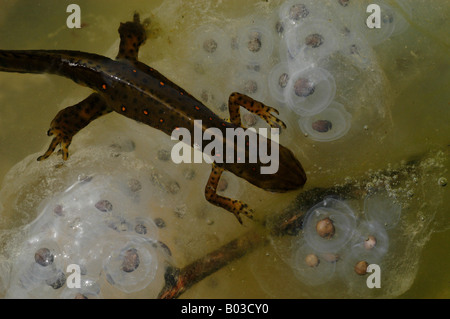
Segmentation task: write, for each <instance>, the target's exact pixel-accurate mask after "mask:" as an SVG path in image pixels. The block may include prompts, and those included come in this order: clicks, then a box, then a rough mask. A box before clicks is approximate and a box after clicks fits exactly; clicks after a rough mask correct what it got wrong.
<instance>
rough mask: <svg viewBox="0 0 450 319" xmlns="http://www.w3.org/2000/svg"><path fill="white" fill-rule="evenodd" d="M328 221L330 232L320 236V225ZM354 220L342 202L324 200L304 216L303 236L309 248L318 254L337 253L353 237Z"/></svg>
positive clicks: (332, 199)
mask: <svg viewBox="0 0 450 319" xmlns="http://www.w3.org/2000/svg"><path fill="white" fill-rule="evenodd" d="M324 220H329V221H331V223H332V227H333V228H332V230H333V231H332V232H329V233H325V234H321V233H320V229H319V226H320V223H321V222H322V221H324ZM355 228H356V219H355V216H354V214H353V211H352V210H351V208H350V207H349V206H348V205H347V204H345V203H344V202H342V201H339V200H336V199H334V198H326V199H325V200H324V201H322V202H320V203H318V204H316V205H315V206H313V207H312V208H311V209H310V210H309V211H308V212H307V214H306V215H305V221H304V226H303V234H304V238H305V241H306V243H307V244H308V245H309V247H310V248H312V249H313V250H315V251H317V252H319V253H336V252H339V251H340V250H341V249H342V248H343V247H344V246H345V244H347V243H348V242H349V240H350V239H351V238H352V236H353V232H354V231H355Z"/></svg>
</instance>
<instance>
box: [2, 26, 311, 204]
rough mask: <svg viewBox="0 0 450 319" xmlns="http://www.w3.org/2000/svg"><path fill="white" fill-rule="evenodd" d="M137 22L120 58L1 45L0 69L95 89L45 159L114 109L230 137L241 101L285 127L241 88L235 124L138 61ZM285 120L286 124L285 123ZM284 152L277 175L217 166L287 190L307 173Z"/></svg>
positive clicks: (170, 126)
mask: <svg viewBox="0 0 450 319" xmlns="http://www.w3.org/2000/svg"><path fill="white" fill-rule="evenodd" d="M137 23H139V20H136V17H135V21H134V22H128V23H127V24H121V28H122V29H119V33H120V35H121V40H122V41H121V51H120V52H119V55H118V58H117V59H116V60H112V59H109V58H106V57H103V56H100V55H96V54H90V53H85V52H78V51H62V50H61V51H59V50H58V51H45V50H30V51H8V50H0V71H6V72H21V73H51V74H57V75H61V76H64V77H67V78H70V79H72V80H73V81H75V82H76V83H78V84H81V85H84V86H87V87H90V88H91V89H93V90H94V91H95V93H93V94H92V95H91V96H90V97H88V98H87V99H86V100H84V101H82V102H80V103H79V104H77V105H74V106H72V107H69V108H67V109H65V110H63V111H61V112H60V114H58V115H57V117H56V118H55V119H54V121H53V122H52V127H51V129H50V131H49V135H51V134H55V135H57V137H55V139H54V141H53V142H52V145H51V146H50V148H49V151H47V153H46V154H45V155H44V156H42V157H41V158H40V159H43V158H46V157H48V156H49V155H50V154H51V153H52V152H53V150H54V148H55V147H56V145H54V144H55V143H56V144H58V143H61V144H63V145H62V146H63V153H64V151H66V153H67V148H68V146H69V144H70V141H71V138H72V137H73V135H75V134H76V133H77V132H78V131H79V130H80V129H82V128H83V127H84V126H86V125H87V124H88V123H89V122H91V121H92V120H94V119H96V118H97V117H99V116H101V115H103V114H106V113H109V112H111V111H115V112H117V113H120V114H122V115H124V116H127V117H129V118H131V119H134V120H136V121H139V122H141V123H144V124H147V125H149V126H151V127H154V128H156V129H158V130H161V131H163V132H165V133H166V134H168V135H171V134H172V132H173V131H174V130H175V129H176V128H179V127H183V128H186V129H188V130H189V131H190V132H191V135H192V136H193V134H194V120H201V121H202V128H201V129H202V131H205V130H206V129H208V128H218V129H220V130H221V131H222V133H223V136H226V131H225V130H226V128H237V127H240V126H241V125H240V115H239V105H241V106H244V107H245V108H247V109H249V110H250V111H253V112H254V113H256V114H258V115H260V116H261V117H263V118H264V119H265V120H266V121H268V122H269V124H275V123H277V125H278V126H280V122H281V121H279V120H278V119H277V118H275V117H274V116H272V115H271V114H270V112H271V111H274V109H272V108H270V107H267V106H265V105H264V104H262V103H260V102H258V101H255V100H252V99H251V98H249V97H246V96H243V95H240V94H238V93H233V94H232V95H231V96H230V100H229V106H230V115H231V121H232V123H229V122H226V121H224V120H222V119H221V118H219V117H218V116H217V115H216V114H215V113H214V112H212V111H211V110H210V109H208V108H207V107H206V106H205V105H203V104H202V103H201V102H200V101H198V100H197V99H196V98H195V97H193V96H192V95H190V94H189V93H188V92H186V91H185V90H183V89H182V88H180V87H179V86H177V85H176V84H174V83H173V82H171V81H170V80H168V79H167V78H166V77H164V76H163V75H162V74H160V73H159V72H157V71H156V70H154V69H153V68H151V67H149V66H147V65H145V64H143V63H141V62H139V61H137V49H138V48H139V46H140V45H141V44H142V43H143V42H144V40H145V36H144V38H142V37H143V36H142V34H139V32H141V30H138V29H139V27H140V24H139V25H137ZM127 26H128V27H127ZM133 28H134V29H133ZM127 32H128V33H127ZM129 34H131V36H130V35H129ZM236 107H237V109H236ZM236 113H237V114H236ZM238 117H239V118H238ZM281 124H282V125H284V123H282V122H281ZM274 126H275V125H274ZM192 142H193V139H192ZM223 143H224V149H226V146H227V145H226V143H227V140H226V139H224V140H223ZM279 154H280V156H279V169H278V172H277V173H275V174H270V175H265V174H261V173H260V168H261V166H262V165H263V164H262V163H260V162H257V163H253V164H251V163H223V164H217V165H216V167H218V168H220V169H222V170H223V169H225V170H228V171H230V172H232V173H234V174H235V175H237V176H239V177H241V178H244V179H245V180H247V181H249V182H250V183H252V184H254V185H256V186H258V187H260V188H263V189H266V190H271V191H276V192H283V191H287V190H293V189H298V188H299V187H301V186H303V184H304V183H305V181H306V175H305V172H304V170H303V168H302V166H301V164H300V163H299V161H298V160H297V159H296V158H295V156H294V155H293V154H292V152H291V151H290V150H288V149H287V148H285V147H283V146H281V145H280V146H279ZM247 156H248V154H247ZM65 158H67V155H65ZM219 206H222V205H219Z"/></svg>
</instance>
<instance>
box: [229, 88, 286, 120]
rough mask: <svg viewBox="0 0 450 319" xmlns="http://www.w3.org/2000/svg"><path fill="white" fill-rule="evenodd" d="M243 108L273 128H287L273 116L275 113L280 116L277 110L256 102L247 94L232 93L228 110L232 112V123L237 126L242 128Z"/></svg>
mask: <svg viewBox="0 0 450 319" xmlns="http://www.w3.org/2000/svg"><path fill="white" fill-rule="evenodd" d="M241 106H242V107H243V108H245V109H246V110H247V111H249V112H252V113H253V114H256V115H258V116H259V117H260V118H262V119H263V120H264V121H266V122H267V124H269V125H270V126H271V127H273V128H284V129H285V128H286V124H284V122H283V121H282V120H280V119H279V118H277V117H276V116H275V115H273V114H272V113H275V114H277V115H278V114H279V112H278V110H277V109H275V108H273V107H270V106H267V105H265V104H263V103H261V102H259V101H257V100H254V99H252V98H251V97H249V96H247V95H245V94H241V93H237V92H234V93H231V95H230V97H229V99H228V109H229V111H230V119H231V122H232V123H233V124H235V125H237V126H242V123H241V113H240V110H239V108H240V107H241Z"/></svg>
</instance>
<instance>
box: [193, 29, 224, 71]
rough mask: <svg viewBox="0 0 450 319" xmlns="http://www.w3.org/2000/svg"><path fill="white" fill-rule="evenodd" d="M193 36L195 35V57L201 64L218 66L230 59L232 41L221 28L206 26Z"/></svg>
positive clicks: (197, 30)
mask: <svg viewBox="0 0 450 319" xmlns="http://www.w3.org/2000/svg"><path fill="white" fill-rule="evenodd" d="M192 34H194V35H195V39H194V40H193V46H194V54H193V57H194V58H195V59H196V60H198V61H200V63H202V64H203V63H206V64H217V63H222V62H225V61H226V60H227V59H228V58H229V57H230V53H231V47H230V39H229V37H228V36H227V34H226V33H225V32H224V31H223V30H222V29H221V28H219V27H217V26H215V25H204V26H201V27H199V28H197V29H196V30H195V31H194V32H193V33H192Z"/></svg>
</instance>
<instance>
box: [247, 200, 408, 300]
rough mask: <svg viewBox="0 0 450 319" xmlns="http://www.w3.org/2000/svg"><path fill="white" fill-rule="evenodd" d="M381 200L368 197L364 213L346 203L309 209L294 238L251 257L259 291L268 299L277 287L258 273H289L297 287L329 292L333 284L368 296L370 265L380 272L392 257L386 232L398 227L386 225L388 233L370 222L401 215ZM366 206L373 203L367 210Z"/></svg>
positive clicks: (280, 240)
mask: <svg viewBox="0 0 450 319" xmlns="http://www.w3.org/2000/svg"><path fill="white" fill-rule="evenodd" d="M385 195H386V194H385V193H384V192H379V193H375V194H370V195H369V196H367V197H366V199H365V202H366V205H365V207H366V208H365V209H364V213H363V214H362V213H358V212H357V211H356V210H355V209H354V208H353V207H352V205H350V203H349V202H345V201H342V200H339V199H336V198H332V197H327V198H325V199H324V200H323V201H321V202H319V203H317V204H316V205H314V206H313V207H311V208H310V209H309V210H308V212H307V213H306V214H305V217H304V219H303V227H302V230H301V232H299V234H298V235H296V236H294V237H293V238H292V237H290V238H289V237H288V236H284V237H278V236H274V237H272V239H271V244H272V245H271V247H272V249H273V251H272V252H265V253H263V252H261V253H260V254H259V255H257V256H256V257H255V258H256V261H255V263H254V265H255V267H252V271H253V274H254V275H255V278H256V279H257V280H258V283H259V284H260V286H261V287H262V288H263V289H264V290H265V291H266V292H267V293H269V295H271V293H272V291H277V289H274V287H275V286H276V285H280V283H276V282H274V281H270V280H268V279H267V276H265V275H262V274H263V273H267V272H269V273H271V272H279V273H286V271H287V270H286V268H288V269H290V270H291V271H292V275H293V277H294V278H295V280H297V281H298V283H301V284H304V285H307V286H319V285H327V287H329V289H331V287H334V284H336V283H337V284H336V287H338V289H339V291H342V289H345V290H346V291H348V293H349V294H350V295H355V296H358V295H359V296H364V295H365V293H370V292H369V291H368V288H367V286H366V278H367V276H368V269H367V267H368V265H370V264H375V265H379V266H380V267H383V265H384V264H385V263H386V260H392V259H393V258H395V256H392V255H390V254H389V248H390V244H391V240H392V239H390V236H391V234H390V233H389V231H390V230H392V229H395V228H396V226H397V225H396V224H390V227H391V228H389V229H388V228H386V226H385V225H383V224H382V223H380V222H379V220H380V219H378V220H377V219H374V218H373V216H378V217H380V218H381V219H383V216H384V215H391V214H392V215H396V218H397V217H399V216H400V213H401V207H400V206H399V205H398V204H397V203H396V202H395V200H394V199H393V198H389V197H387V198H388V199H389V200H388V199H387V198H386V197H385ZM367 202H371V204H370V206H368V205H367ZM373 202H374V203H373ZM367 209H368V210H367ZM396 220H397V222H398V219H396ZM269 251H270V250H269ZM279 259H281V260H282V261H283V262H284V263H282V262H280V261H278V260H279ZM280 264H281V265H280ZM285 267H286V268H285ZM277 278H279V277H277ZM286 284H287V283H286ZM291 284H292V283H289V284H288V285H291ZM292 285H295V284H292ZM300 287H301V286H300ZM299 289H301V288H299ZM296 296H298V295H297V294H296ZM273 297H279V296H278V295H277V296H273Z"/></svg>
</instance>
